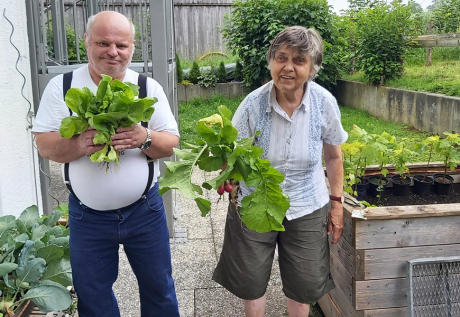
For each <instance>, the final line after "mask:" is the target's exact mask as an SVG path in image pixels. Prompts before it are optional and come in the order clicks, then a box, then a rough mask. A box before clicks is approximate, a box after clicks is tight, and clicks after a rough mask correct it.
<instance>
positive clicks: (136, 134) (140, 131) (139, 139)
mask: <svg viewBox="0 0 460 317" xmlns="http://www.w3.org/2000/svg"><path fill="white" fill-rule="evenodd" d="M111 138H112V145H113V147H114V148H115V150H117V151H118V150H126V149H135V148H138V147H140V146H141V145H142V143H144V141H145V139H147V131H146V130H145V128H144V127H143V126H141V125H138V124H135V125H132V126H130V127H129V128H118V129H117V133H116V134H113V135H112V136H111Z"/></svg>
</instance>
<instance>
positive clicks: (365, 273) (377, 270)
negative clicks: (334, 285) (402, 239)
mask: <svg viewBox="0 0 460 317" xmlns="http://www.w3.org/2000/svg"><path fill="white" fill-rule="evenodd" d="M332 248H333V247H332V246H331V250H332ZM343 253H345V251H344V250H342V252H341V254H343ZM459 254H460V244H447V245H433V246H423V247H408V248H389V249H372V250H362V256H360V257H359V258H356V261H357V262H360V263H361V264H358V265H357V267H358V266H359V267H360V269H359V272H358V273H357V274H356V275H355V276H357V277H358V278H356V277H355V279H356V280H371V279H384V278H398V277H406V274H407V267H408V266H407V262H408V261H409V260H412V259H419V258H433V257H449V256H456V255H459ZM342 258H344V256H342V257H340V256H339V259H340V261H341V262H342V263H348V262H349V261H350V260H348V261H346V262H345V260H347V258H346V257H345V260H343V259H342Z"/></svg>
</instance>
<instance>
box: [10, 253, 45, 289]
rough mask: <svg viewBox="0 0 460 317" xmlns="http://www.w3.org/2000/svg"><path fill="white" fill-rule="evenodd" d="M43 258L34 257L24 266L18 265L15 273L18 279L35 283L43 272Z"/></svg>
mask: <svg viewBox="0 0 460 317" xmlns="http://www.w3.org/2000/svg"><path fill="white" fill-rule="evenodd" d="M45 265H46V262H45V260H43V259H41V258H34V259H32V260H30V261H29V262H27V263H26V264H25V265H24V266H18V268H17V269H16V275H17V278H18V280H19V281H20V282H21V283H22V282H28V283H37V282H38V281H39V280H40V278H41V277H42V275H43V272H45Z"/></svg>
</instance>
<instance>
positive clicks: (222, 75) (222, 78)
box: [217, 61, 227, 83]
mask: <svg viewBox="0 0 460 317" xmlns="http://www.w3.org/2000/svg"><path fill="white" fill-rule="evenodd" d="M217 82H219V83H225V82H227V71H226V70H225V65H224V62H223V61H220V64H219V67H218V68H217Z"/></svg>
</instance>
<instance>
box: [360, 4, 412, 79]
mask: <svg viewBox="0 0 460 317" xmlns="http://www.w3.org/2000/svg"><path fill="white" fill-rule="evenodd" d="M410 15H411V13H410V8H409V7H407V6H404V5H401V4H399V3H398V2H396V1H394V2H392V3H391V5H388V4H386V3H378V4H376V5H374V6H373V7H372V8H368V9H363V10H361V11H360V12H358V13H357V15H356V19H357V40H358V52H357V58H358V60H359V63H360V67H361V69H362V70H363V71H364V74H365V75H366V77H367V80H368V82H369V83H371V84H376V85H377V84H383V83H385V81H386V80H389V79H393V78H399V77H400V76H401V75H402V73H403V71H404V67H403V62H404V55H405V53H406V50H407V49H408V46H407V42H408V41H409V40H408V39H407V38H406V36H407V35H409V34H407V31H408V26H409V17H410Z"/></svg>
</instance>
